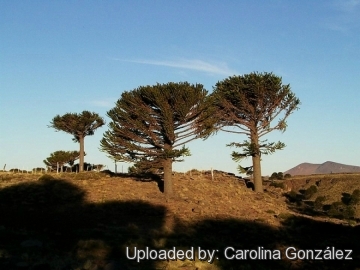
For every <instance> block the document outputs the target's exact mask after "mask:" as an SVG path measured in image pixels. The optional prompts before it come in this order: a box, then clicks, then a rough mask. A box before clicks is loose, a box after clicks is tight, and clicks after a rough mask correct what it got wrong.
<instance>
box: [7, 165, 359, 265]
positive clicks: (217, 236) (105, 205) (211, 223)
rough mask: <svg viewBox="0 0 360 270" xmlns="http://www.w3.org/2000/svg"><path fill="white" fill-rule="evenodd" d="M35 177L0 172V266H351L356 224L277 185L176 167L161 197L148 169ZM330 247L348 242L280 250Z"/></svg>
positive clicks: (298, 184)
mask: <svg viewBox="0 0 360 270" xmlns="http://www.w3.org/2000/svg"><path fill="white" fill-rule="evenodd" d="M40 176H41V175H30V174H29V175H24V174H5V173H4V174H2V175H1V178H0V269H34V270H35V269H78V270H80V269H93V270H95V269H98V270H100V269H183V270H185V269H188V270H190V269H191V270H195V269H209V270H215V269H216V270H218V269H360V264H359V259H360V245H359V241H358V238H357V237H358V235H359V226H354V225H353V226H350V225H349V224H348V222H344V221H340V220H336V219H330V218H325V217H310V216H306V215H304V214H301V213H296V212H293V211H292V210H290V208H289V206H288V204H287V203H286V198H285V197H284V196H282V193H283V190H281V189H278V188H273V187H266V189H267V190H266V192H264V193H263V194H259V193H255V192H253V191H252V190H251V189H248V188H246V186H245V184H244V182H243V181H242V180H239V179H238V178H236V177H234V176H229V175H226V174H222V173H217V174H215V179H214V181H212V180H211V176H210V175H209V174H207V175H205V174H200V173H198V172H197V173H196V172H193V173H192V174H191V176H190V174H189V173H187V174H186V175H184V174H180V173H178V174H175V176H174V190H175V196H174V197H173V198H171V199H166V198H165V196H164V195H163V194H162V193H161V191H160V190H161V181H158V180H157V181H155V180H154V179H151V178H147V177H126V176H114V177H110V176H105V175H103V174H101V173H82V174H61V175H56V174H55V175H53V177H55V179H43V180H38V178H39V177H40ZM317 177H319V176H317ZM45 178H46V177H45ZM358 180H359V179H358ZM304 181H305V182H304ZM311 181H317V180H316V179H310V181H307V183H306V179H302V178H298V179H297V180H289V181H288V184H287V186H288V187H292V188H293V189H301V188H303V187H304V186H306V185H309V184H311V183H310V182H311ZM327 181H328V180H326V181H325V180H324V181H322V182H321V184H322V185H323V187H324V189H327V188H328V186H327V184H325V183H327ZM329 181H330V180H329ZM354 181H356V180H354ZM329 183H330V182H329ZM336 183H339V181H337V182H336V181H333V183H330V184H333V185H334V186H336V185H340V184H336ZM349 183H350V182H349ZM351 183H352V182H351ZM330 184H329V185H330ZM351 185H352V184H348V185H345V186H346V187H349V186H351ZM351 188H352V186H351ZM338 189H341V188H339V187H338V188H336V190H338ZM339 191H341V190H339ZM319 192H320V190H319ZM321 192H322V191H321ZM333 246H334V247H335V248H337V249H352V250H353V254H352V258H353V260H349V261H347V260H336V261H329V260H320V261H317V260H306V259H303V260H289V259H287V258H285V252H284V251H285V249H286V248H288V247H296V248H297V249H315V248H316V249H323V250H325V249H326V248H327V247H333ZM126 247H130V248H131V250H133V248H134V247H137V248H145V247H149V248H151V249H155V250H161V249H172V248H173V247H176V248H177V249H183V250H189V249H191V248H192V247H194V250H197V249H198V248H199V247H201V248H202V249H211V250H218V251H217V253H216V254H217V257H218V259H215V261H214V262H213V263H208V262H207V261H200V260H198V259H196V260H185V261H181V260H177V261H173V260H169V261H155V260H143V261H142V262H141V263H137V262H135V261H133V260H129V259H127V258H126V253H125V250H126ZM226 247H234V248H235V249H238V250H245V249H256V250H257V249H258V248H260V247H261V248H262V249H268V250H275V249H276V250H280V251H281V253H282V259H281V260H251V259H247V260H229V259H226V258H224V250H225V249H226ZM195 253H196V252H195ZM356 267H359V268H356Z"/></svg>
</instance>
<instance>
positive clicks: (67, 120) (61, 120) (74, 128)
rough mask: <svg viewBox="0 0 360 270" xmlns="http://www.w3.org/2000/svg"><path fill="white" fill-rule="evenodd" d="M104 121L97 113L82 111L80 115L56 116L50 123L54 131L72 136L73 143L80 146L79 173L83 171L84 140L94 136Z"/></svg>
mask: <svg viewBox="0 0 360 270" xmlns="http://www.w3.org/2000/svg"><path fill="white" fill-rule="evenodd" d="M104 124H105V121H104V119H103V118H101V117H100V116H99V115H98V114H97V113H91V112H89V111H83V112H82V113H80V114H77V113H67V114H64V115H63V116H60V115H57V116H55V117H54V118H53V120H52V121H51V122H50V126H49V127H52V128H55V129H56V131H64V132H66V133H69V134H71V135H73V136H74V138H73V141H75V142H78V143H79V144H80V160H79V165H80V166H79V168H80V172H82V171H83V169H84V155H85V152H84V138H85V137H86V136H89V135H94V132H95V130H96V129H97V128H99V127H101V126H103V125H104Z"/></svg>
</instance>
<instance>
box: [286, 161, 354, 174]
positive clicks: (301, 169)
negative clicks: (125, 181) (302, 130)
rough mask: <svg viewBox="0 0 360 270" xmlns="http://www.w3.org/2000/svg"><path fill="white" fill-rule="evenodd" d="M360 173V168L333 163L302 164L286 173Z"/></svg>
mask: <svg viewBox="0 0 360 270" xmlns="http://www.w3.org/2000/svg"><path fill="white" fill-rule="evenodd" d="M355 172H360V166H353V165H346V164H341V163H336V162H332V161H326V162H324V163H322V164H312V163H301V164H299V165H297V166H295V167H294V168H291V169H290V170H287V171H286V172H284V173H285V174H286V173H289V174H291V175H310V174H329V173H355Z"/></svg>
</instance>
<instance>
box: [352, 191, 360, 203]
mask: <svg viewBox="0 0 360 270" xmlns="http://www.w3.org/2000/svg"><path fill="white" fill-rule="evenodd" d="M359 202H360V189H355V190H354V191H353V193H352V195H351V201H350V204H353V205H354V204H358V203H359Z"/></svg>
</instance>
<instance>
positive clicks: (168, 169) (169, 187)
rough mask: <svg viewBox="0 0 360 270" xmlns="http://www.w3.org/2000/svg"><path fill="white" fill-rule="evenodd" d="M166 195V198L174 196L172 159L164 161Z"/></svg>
mask: <svg viewBox="0 0 360 270" xmlns="http://www.w3.org/2000/svg"><path fill="white" fill-rule="evenodd" d="M164 194H165V196H166V197H171V196H172V195H173V183H172V159H171V158H167V159H165V160H164Z"/></svg>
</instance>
